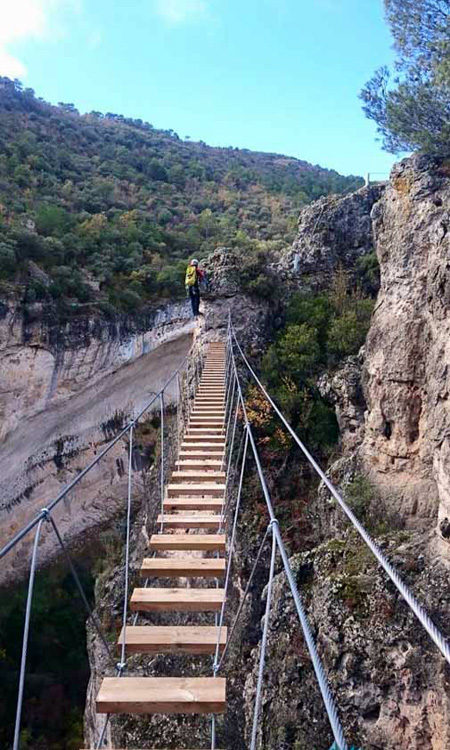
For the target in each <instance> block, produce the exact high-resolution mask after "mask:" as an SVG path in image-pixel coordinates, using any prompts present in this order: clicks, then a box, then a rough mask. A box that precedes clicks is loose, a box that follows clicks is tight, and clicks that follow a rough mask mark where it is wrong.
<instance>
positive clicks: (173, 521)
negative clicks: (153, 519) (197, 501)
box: [157, 513, 223, 531]
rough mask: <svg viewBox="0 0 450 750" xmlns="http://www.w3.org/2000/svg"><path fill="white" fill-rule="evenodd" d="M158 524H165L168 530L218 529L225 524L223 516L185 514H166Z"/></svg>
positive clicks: (159, 517)
mask: <svg viewBox="0 0 450 750" xmlns="http://www.w3.org/2000/svg"><path fill="white" fill-rule="evenodd" d="M157 523H158V524H164V526H165V528H166V529H216V531H217V530H218V529H219V528H220V526H221V524H222V523H223V518H222V516H221V515H217V514H215V515H210V516H201V515H197V516H196V515H192V514H190V515H187V514H184V513H178V514H175V515H171V514H166V513H164V515H161V514H160V515H159V516H158V520H157Z"/></svg>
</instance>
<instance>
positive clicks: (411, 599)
mask: <svg viewBox="0 0 450 750" xmlns="http://www.w3.org/2000/svg"><path fill="white" fill-rule="evenodd" d="M230 330H231V335H232V338H233V339H234V342H235V343H236V346H237V348H238V351H239V353H240V355H241V357H242V360H243V362H244V364H245V366H246V367H247V369H248V371H249V372H250V374H251V375H252V377H253V379H254V381H255V382H256V384H257V385H258V387H259V389H260V390H261V392H262V393H263V394H264V396H265V398H266V399H267V400H268V402H269V403H270V404H271V406H272V408H273V409H274V411H275V412H276V414H277V415H278V417H279V418H280V419H281V421H282V422H283V424H284V426H285V427H286V429H287V430H288V432H289V433H290V435H291V436H292V438H293V439H294V440H295V442H296V443H297V445H298V446H299V448H300V449H301V450H302V451H303V453H304V455H305V456H306V458H307V460H308V462H309V463H310V465H311V466H312V467H313V469H314V470H315V471H316V473H317V474H318V475H319V477H320V478H321V480H322V481H323V482H324V484H325V485H326V486H327V488H328V490H329V491H330V493H331V494H332V495H333V497H334V498H335V500H336V501H337V502H338V504H339V506H340V507H341V508H342V510H343V511H344V513H345V514H346V516H347V517H348V518H349V520H350V521H351V523H352V524H353V526H354V528H355V529H356V530H357V532H358V533H359V534H360V536H361V537H362V539H363V540H364V542H365V543H366V545H367V546H368V547H369V549H370V550H371V552H372V554H373V555H374V556H375V558H376V559H377V561H378V562H379V564H380V565H381V567H382V568H383V570H384V571H385V573H387V575H388V576H389V578H390V579H391V581H392V582H393V584H394V586H395V587H396V589H397V590H398V591H399V593H400V594H401V595H402V597H403V598H404V599H405V601H406V603H407V604H408V606H409V607H410V609H411V610H412V611H413V612H414V614H415V616H416V617H417V619H418V620H419V622H420V623H421V625H422V626H423V627H424V629H425V630H426V631H427V633H428V635H429V636H430V638H431V639H432V640H433V642H434V643H435V645H436V646H437V647H438V649H439V651H440V652H441V654H442V656H443V657H444V658H445V659H446V661H447V662H448V663H449V664H450V644H449V642H448V640H447V639H446V638H445V637H444V636H443V634H442V633H441V631H440V630H439V629H438V627H437V626H436V625H435V623H434V622H433V620H432V619H431V617H430V616H429V615H428V613H427V612H426V610H425V609H424V608H423V607H422V605H421V604H419V602H418V601H417V599H416V598H415V596H414V595H413V593H412V592H411V591H410V589H409V588H408V586H407V585H406V584H405V583H404V582H403V580H402V578H401V577H400V575H399V574H398V573H397V571H396V569H395V568H394V567H393V565H391V563H390V562H389V561H388V559H387V557H386V556H385V555H384V554H383V552H382V551H381V549H380V548H379V546H378V545H377V544H376V542H375V541H374V540H373V539H372V537H371V536H370V534H369V532H368V531H367V530H366V529H365V527H364V526H363V524H362V523H361V522H360V521H359V520H358V518H357V517H356V516H355V514H354V513H353V511H352V509H351V508H350V506H349V505H348V504H347V503H346V501H345V500H344V498H343V497H342V495H341V493H340V492H338V490H337V489H336V488H335V486H334V485H333V483H332V482H331V481H330V479H329V478H328V477H327V475H326V474H325V472H324V471H323V469H322V468H321V467H320V466H319V464H318V463H317V461H316V460H315V459H314V457H313V456H312V455H311V453H310V452H309V451H308V449H307V448H306V446H305V444H304V443H303V442H302V440H301V439H300V438H299V436H298V435H297V433H296V432H295V431H294V429H293V428H292V426H291V425H290V424H289V422H288V421H287V419H286V418H285V416H284V415H283V413H282V412H281V411H280V409H279V408H278V406H277V405H276V403H275V402H274V400H273V399H272V397H271V396H270V394H269V393H268V392H267V389H266V388H265V387H264V385H263V384H262V382H261V380H260V379H259V378H258V376H257V375H256V373H255V371H254V369H253V368H252V366H251V365H250V363H249V361H248V359H247V357H246V356H245V354H244V352H243V350H242V347H241V345H240V343H239V341H238V339H237V336H236V332H235V330H234V327H233V325H232V324H231V323H230Z"/></svg>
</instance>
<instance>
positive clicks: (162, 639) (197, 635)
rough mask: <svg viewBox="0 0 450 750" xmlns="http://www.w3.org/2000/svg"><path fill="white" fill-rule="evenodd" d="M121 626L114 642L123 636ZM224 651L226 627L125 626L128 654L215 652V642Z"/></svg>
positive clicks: (121, 640)
mask: <svg viewBox="0 0 450 750" xmlns="http://www.w3.org/2000/svg"><path fill="white" fill-rule="evenodd" d="M123 636H124V633H123V629H122V631H121V633H120V636H119V640H118V643H117V645H118V646H121V645H122V643H123V640H124V637H123ZM218 641H219V651H223V649H224V648H225V644H226V642H227V628H226V627H222V628H221V629H220V634H219V628H217V627H214V626H213V627H210V626H202V625H196V626H190V625H186V626H177V625H168V626H165V627H160V626H156V627H155V626H150V625H134V626H130V625H129V626H127V628H126V629H125V647H126V652H127V653H128V654H158V653H159V654H180V653H181V654H214V653H215V651H216V646H217V642H218Z"/></svg>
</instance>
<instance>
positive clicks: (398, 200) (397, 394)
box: [361, 156, 450, 556]
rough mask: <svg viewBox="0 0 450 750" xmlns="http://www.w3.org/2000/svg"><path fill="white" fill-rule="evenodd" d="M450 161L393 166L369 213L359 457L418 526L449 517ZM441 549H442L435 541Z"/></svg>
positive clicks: (441, 523) (441, 524)
mask: <svg viewBox="0 0 450 750" xmlns="http://www.w3.org/2000/svg"><path fill="white" fill-rule="evenodd" d="M449 204H450V162H447V161H445V160H442V159H431V158H427V157H422V156H417V157H414V158H412V159H407V160H404V161H402V162H400V163H399V164H398V165H397V166H396V167H394V169H393V172H392V175H391V180H390V183H389V185H388V187H387V188H386V190H385V192H384V194H383V196H382V198H381V200H380V201H379V202H378V203H377V204H376V205H375V206H374V208H373V210H372V222H373V228H374V239H375V246H376V251H377V255H378V259H379V263H380V269H381V289H380V293H379V296H378V300H377V305H376V308H375V313H374V316H373V320H372V325H371V328H370V331H369V335H368V338H367V344H366V349H365V357H364V368H363V381H364V391H365V396H366V401H367V416H366V427H365V437H364V442H363V445H362V448H361V457H362V459H363V462H364V466H365V467H366V470H367V471H368V472H369V473H370V475H371V476H372V477H373V478H374V480H375V481H376V482H377V483H378V484H379V485H380V486H383V487H384V488H385V491H386V492H389V494H390V496H391V502H396V503H398V510H399V512H400V513H401V514H402V515H403V516H406V517H408V518H409V519H410V521H411V522H417V524H418V525H419V526H420V527H422V528H423V527H425V528H430V527H432V526H433V525H434V524H435V523H436V521H437V525H438V529H439V531H440V535H441V536H442V537H448V526H449V519H450V460H449V459H450V401H449V391H450V262H449V258H450V239H449V236H450V235H449V234H448V228H449V223H450V213H449ZM441 551H442V552H443V554H444V555H446V556H448V555H449V548H448V547H447V548H446V549H444V548H442V549H441Z"/></svg>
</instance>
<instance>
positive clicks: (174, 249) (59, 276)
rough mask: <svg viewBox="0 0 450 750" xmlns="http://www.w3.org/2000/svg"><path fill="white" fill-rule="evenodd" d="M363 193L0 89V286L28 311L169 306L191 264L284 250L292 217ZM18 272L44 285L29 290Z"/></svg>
mask: <svg viewBox="0 0 450 750" xmlns="http://www.w3.org/2000/svg"><path fill="white" fill-rule="evenodd" d="M361 184H362V179H361V178H358V177H354V176H350V177H343V176H341V175H339V174H338V173H337V172H335V171H332V170H326V169H323V168H321V167H318V166H313V165H311V164H308V163H307V162H305V161H301V160H298V159H295V158H293V157H286V156H283V155H281V154H267V153H261V152H253V151H249V150H247V149H236V148H231V147H230V148H217V147H211V146H207V145H206V144H205V143H203V142H192V141H189V140H181V139H180V138H179V136H178V135H177V134H176V133H175V132H174V131H172V130H168V131H164V130H157V129H155V128H154V127H153V126H152V125H150V124H149V123H145V122H143V121H142V120H139V119H137V120H135V119H132V118H126V117H123V116H121V115H116V114H113V113H107V114H106V115H102V114H101V113H100V112H92V113H90V114H86V115H79V113H78V112H77V110H76V109H75V107H74V105H72V104H63V103H61V104H60V105H58V106H52V105H50V104H48V103H47V102H45V101H44V100H43V99H40V98H37V97H36V96H35V94H34V92H33V91H32V90H31V89H26V88H25V89H24V88H23V87H22V85H21V84H20V83H19V82H18V81H14V82H13V81H10V80H9V79H7V78H0V269H1V270H0V276H1V278H2V279H3V281H2V287H3V292H4V293H5V291H9V292H11V291H12V290H13V289H17V290H20V294H23V295H24V302H25V303H28V304H30V303H31V304H32V303H34V302H35V301H39V300H46V301H54V303H55V304H56V305H57V306H59V307H64V305H65V304H66V303H67V301H69V300H70V301H71V307H72V308H73V307H76V306H77V304H86V303H96V304H97V303H98V304H100V305H101V306H102V307H103V309H104V311H105V312H112V311H114V310H127V311H134V310H136V309H139V307H140V306H141V305H142V304H145V303H147V302H149V301H151V300H154V299H159V298H160V297H161V296H163V297H164V296H177V295H178V294H180V293H182V292H183V284H182V268H183V267H184V264H185V261H186V258H187V257H188V256H189V255H191V254H195V255H200V256H202V255H204V254H206V253H207V252H209V251H210V250H211V249H213V248H214V247H215V246H216V245H219V244H221V245H224V244H225V245H229V246H232V247H235V248H236V249H238V250H241V251H242V252H243V253H245V254H246V255H247V256H248V255H254V254H255V253H258V252H270V251H271V250H273V249H277V248H281V247H285V246H287V245H289V244H290V242H291V241H292V239H293V237H294V232H295V226H296V221H297V215H298V212H299V209H300V208H301V207H302V206H303V205H305V204H306V203H308V202H309V201H311V200H314V199H316V198H318V197H320V196H321V195H326V194H328V193H330V192H337V193H341V192H346V191H348V190H350V189H354V188H356V187H358V186H359V185H361ZM29 261H33V262H34V263H35V264H36V265H37V267H38V268H39V269H40V270H42V271H43V272H44V275H43V276H40V277H39V274H36V272H34V273H32V274H31V278H30V273H29ZM34 271H35V269H34Z"/></svg>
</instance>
